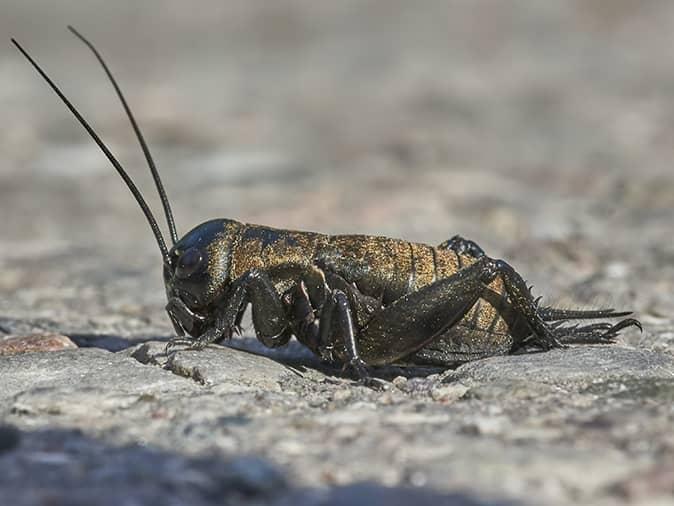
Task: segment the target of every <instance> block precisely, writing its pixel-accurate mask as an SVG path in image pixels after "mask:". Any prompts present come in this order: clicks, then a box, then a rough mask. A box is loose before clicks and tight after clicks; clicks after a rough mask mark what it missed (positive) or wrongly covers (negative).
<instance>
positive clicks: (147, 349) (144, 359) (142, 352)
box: [129, 343, 206, 385]
mask: <svg viewBox="0 0 674 506" xmlns="http://www.w3.org/2000/svg"><path fill="white" fill-rule="evenodd" d="M129 356H130V357H131V358H133V359H134V360H136V361H137V362H139V363H140V364H143V365H150V366H157V367H161V368H162V369H164V370H166V371H169V372H170V373H172V374H175V375H176V376H180V377H182V378H186V379H190V380H192V381H194V382H195V383H198V384H199V385H206V378H205V377H204V375H203V373H202V372H201V370H199V369H198V368H194V367H192V368H191V367H185V366H182V365H180V364H178V363H176V360H175V354H173V355H171V356H169V357H167V358H166V361H163V360H158V357H159V356H161V355H160V354H159V355H158V354H155V353H152V346H151V345H150V344H148V343H145V344H142V345H140V346H139V347H138V348H137V349H135V350H134V351H133V353H130V354H129Z"/></svg>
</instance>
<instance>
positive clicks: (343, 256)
mask: <svg viewBox="0 0 674 506" xmlns="http://www.w3.org/2000/svg"><path fill="white" fill-rule="evenodd" d="M217 221H218V222H222V233H221V234H218V237H217V239H216V240H213V241H212V243H211V244H210V245H209V249H210V258H211V268H210V269H209V270H210V271H211V280H214V281H216V280H220V281H222V280H227V282H228V283H231V282H234V281H236V280H237V279H239V278H241V277H242V276H244V275H245V274H246V273H247V272H250V271H251V270H252V269H257V270H260V271H264V272H266V273H268V274H269V276H270V278H271V280H272V282H273V284H274V286H275V288H276V290H277V292H278V293H279V295H283V294H286V293H288V292H289V291H291V290H292V288H293V286H294V285H295V284H296V283H297V282H298V279H299V278H300V276H301V274H302V273H303V272H307V270H313V271H314V272H315V273H316V275H317V276H319V277H321V278H323V279H326V277H327V279H328V284H330V283H329V281H330V275H336V276H339V277H340V278H343V279H344V280H345V281H346V282H347V283H348V284H349V285H351V287H352V288H353V290H354V292H356V293H357V294H359V295H357V296H358V297H359V298H360V299H362V300H365V301H367V304H365V306H367V307H366V308H363V306H364V305H363V304H354V305H353V306H354V307H355V308H360V309H357V310H356V311H355V312H356V315H355V318H356V320H357V323H358V325H359V326H360V327H362V326H364V325H366V324H367V321H368V319H369V317H370V315H371V313H372V312H373V311H376V310H378V309H380V308H382V307H385V306H387V305H389V304H391V303H392V302H394V301H396V300H398V299H400V298H401V297H404V296H405V295H407V294H409V293H411V292H414V291H417V290H419V289H421V288H423V287H425V286H428V285H430V284H432V283H434V282H436V281H438V280H441V279H444V278H448V277H450V276H452V275H453V274H455V273H456V272H458V271H459V270H461V269H463V268H465V267H467V266H469V265H471V264H472V263H474V262H475V259H474V258H473V257H471V256H469V255H463V254H458V253H456V252H455V251H453V250H449V249H442V248H438V247H433V246H429V245H426V244H420V243H413V242H408V241H404V240H400V239H391V238H387V237H379V236H368V235H326V234H319V233H313V232H303V231H293V230H280V229H274V228H271V227H265V226H260V225H250V224H243V223H239V222H236V221H232V220H217ZM225 257H226V259H225ZM217 271H219V272H217ZM326 275H327V276H326ZM222 289H223V285H221V284H215V285H214V286H213V287H212V291H211V292H212V296H213V297H217V293H218V292H219V291H222ZM311 295H312V297H311V298H312V299H320V298H321V297H322V295H317V296H313V294H311ZM361 295H362V297H361ZM312 302H313V303H314V306H315V307H316V308H317V309H318V310H320V304H321V301H320V300H312ZM518 333H519V334H522V333H524V334H526V328H522V325H520V324H519V322H518V319H517V318H516V317H515V315H514V313H512V312H511V311H509V307H508V303H507V299H506V296H505V294H504V286H503V283H502V281H501V279H500V278H496V279H494V280H493V281H492V282H491V283H490V284H489V285H488V286H487V287H486V288H485V291H484V294H483V296H482V297H481V298H480V299H478V301H477V302H476V303H475V304H474V305H473V307H472V308H471V309H470V310H469V311H468V312H467V314H466V315H465V316H464V317H463V318H462V319H461V320H460V321H459V323H458V324H457V325H454V326H452V327H451V328H450V329H448V330H447V331H446V333H444V334H443V335H441V336H438V337H437V338H436V339H434V340H433V342H431V343H428V344H426V345H425V346H423V347H421V348H420V349H417V350H413V351H412V352H410V353H408V354H407V356H400V357H396V361H402V362H413V363H436V364H442V365H449V364H452V363H461V362H465V361H468V360H473V359H476V358H480V357H484V356H489V355H495V354H504V353H508V352H509V351H510V350H511V349H512V347H513V343H514V342H515V340H516V338H517V337H518V335H517V334H518ZM524 334H523V336H522V337H524ZM363 351H364V354H366V351H367V350H363ZM341 355H343V353H340V352H339V350H338V351H337V356H338V357H339V358H342V357H341ZM389 359H390V357H387V358H386V360H384V359H383V358H382V360H384V361H385V362H388V361H390V360H389ZM368 363H370V364H376V363H377V360H376V359H375V358H373V357H372V358H370V359H369V360H368Z"/></svg>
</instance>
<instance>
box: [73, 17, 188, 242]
mask: <svg viewBox="0 0 674 506" xmlns="http://www.w3.org/2000/svg"><path fill="white" fill-rule="evenodd" d="M68 30H70V31H71V32H72V33H73V34H74V35H75V36H76V37H77V38H78V39H80V40H81V41H82V42H84V44H86V46H87V47H88V48H89V49H91V52H92V53H94V56H95V57H96V59H97V60H98V62H99V63H100V64H101V67H103V70H104V71H105V73H106V74H107V75H108V79H110V82H111V83H112V86H113V87H114V88H115V92H117V96H118V97H119V100H120V102H122V106H123V107H124V110H125V111H126V115H127V117H128V118H129V121H130V122H131V126H132V127H133V131H134V132H135V133H136V138H137V139H138V142H139V144H140V147H141V148H142V150H143V154H144V155H145V160H147V164H148V166H149V167H150V172H152V179H154V184H155V186H156V187H157V192H158V193H159V198H160V199H161V204H162V206H163V207H164V214H165V215H166V222H167V223H168V228H169V234H170V235H171V241H172V242H173V244H175V243H176V242H178V233H177V232H176V224H175V220H174V219H173V213H172V212H171V204H170V203H169V199H168V197H167V196H166V190H164V185H163V184H162V182H161V178H160V177H159V171H158V170H157V166H156V165H155V163H154V160H153V159H152V155H151V154H150V149H149V148H148V147H147V143H146V142H145V138H144V137H143V134H142V133H141V131H140V127H139V126H138V123H137V122H136V118H135V117H134V115H133V113H132V112H131V108H130V107H129V104H128V103H127V101H126V98H124V94H123V93H122V90H121V89H120V88H119V85H118V84H117V80H116V79H115V78H114V76H113V75H112V72H111V71H110V69H109V68H108V66H107V64H106V63H105V61H104V60H103V57H102V56H101V54H100V53H99V52H98V50H97V49H96V48H95V47H94V45H93V44H92V43H91V42H89V41H88V40H87V39H86V38H85V37H84V35H82V34H81V33H80V32H78V31H77V30H75V28H73V27H72V26H70V25H69V26H68Z"/></svg>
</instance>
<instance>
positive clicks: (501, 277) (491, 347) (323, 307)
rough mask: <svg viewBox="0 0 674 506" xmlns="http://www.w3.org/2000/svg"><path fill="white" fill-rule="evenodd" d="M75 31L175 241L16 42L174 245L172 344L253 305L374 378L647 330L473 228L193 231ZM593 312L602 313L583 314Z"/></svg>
mask: <svg viewBox="0 0 674 506" xmlns="http://www.w3.org/2000/svg"><path fill="white" fill-rule="evenodd" d="M68 28H69V29H70V31H71V32H73V34H74V35H75V36H77V37H78V38H79V39H80V40H81V41H82V42H83V43H84V44H85V45H86V46H87V47H88V48H89V49H90V50H91V51H92V52H93V54H94V55H95V57H96V58H97V60H98V61H99V63H100V65H101V66H102V68H103V70H104V71H105V73H106V74H107V77H108V79H109V80H110V82H111V84H112V86H113V87H114V89H115V91H116V94H117V96H118V98H119V100H120V101H121V103H122V106H123V108H124V110H125V112H126V115H127V117H128V119H129V121H130V123H131V126H132V128H133V129H134V132H135V134H136V137H137V139H138V142H139V144H140V146H141V148H142V150H143V153H144V155H145V158H146V160H147V163H148V166H149V168H150V171H151V173H152V176H153V179H154V183H155V186H156V189H157V191H158V193H159V197H160V200H161V203H162V206H163V209H164V214H165V216H166V221H167V227H168V231H169V237H170V244H169V245H168V246H167V242H166V240H165V238H164V235H163V234H162V231H161V228H160V226H159V224H158V223H157V220H156V219H155V217H154V215H153V214H152V212H151V210H150V208H149V207H148V205H147V203H146V201H145V199H144V198H143V196H142V194H141V192H140V191H139V190H138V188H137V187H136V185H135V184H134V182H133V180H132V179H131V177H130V176H129V175H128V173H127V172H126V170H125V169H124V168H123V167H122V165H121V164H120V163H119V161H118V160H117V158H116V157H115V156H114V155H113V154H112V152H111V151H110V150H109V148H108V147H107V146H106V144H105V143H104V142H103V141H102V140H101V138H100V137H99V136H98V134H97V133H96V132H95V131H94V130H93V128H92V127H91V126H90V125H89V123H88V122H87V121H86V120H85V119H84V117H83V116H82V115H81V114H80V113H79V112H78V110H77V109H76V108H75V106H74V105H73V104H72V103H71V102H70V100H69V99H68V98H67V97H66V96H65V95H64V94H63V92H62V91H61V90H60V89H59V87H58V86H57V85H56V84H55V83H54V82H53V81H52V80H51V79H50V77H49V76H48V75H47V74H46V73H45V71H44V70H43V69H42V68H41V67H40V66H39V65H38V64H37V63H36V61H35V60H34V59H33V58H32V57H31V56H30V55H29V54H28V53H27V52H26V50H25V49H24V48H23V47H22V46H21V45H20V44H19V43H18V42H17V41H16V40H14V39H12V42H13V44H14V45H15V46H16V47H17V48H18V50H19V51H20V52H21V53H22V54H23V56H24V57H25V58H26V59H27V60H28V61H29V62H30V63H31V65H32V66H33V67H34V68H35V70H36V71H37V72H38V73H39V74H40V75H41V76H42V78H43V79H44V80H45V81H46V82H47V84H48V85H49V86H50V87H51V89H52V90H53V91H54V92H55V93H56V94H57V95H58V96H59V98H60V99H61V100H62V101H63V103H64V104H65V105H66V107H67V108H68V109H69V110H70V112H71V113H72V114H73V115H74V116H75V118H76V119H77V121H78V122H79V123H80V124H81V125H82V127H83V128H84V129H85V130H86V131H87V132H88V134H89V135H90V136H91V138H92V139H93V140H94V142H95V143H96V144H97V145H98V146H99V148H100V149H101V150H102V151H103V153H104V154H105V156H106V157H107V159H108V160H109V161H110V163H111V164H112V165H113V167H114V168H115V169H116V170H117V172H118V173H119V175H120V176H121V178H122V179H123V180H124V182H125V183H126V185H127V187H128V188H129V190H130V191H131V193H132V194H133V196H134V197H135V199H136V201H137V203H138V205H139V206H140V208H141V210H142V211H143V213H144V215H145V218H146V219H147V221H148V223H149V225H150V228H151V230H152V233H153V235H154V237H155V239H156V242H157V245H158V247H159V251H160V253H161V257H162V264H163V279H164V284H165V288H166V296H167V305H166V311H167V313H168V316H169V318H170V320H171V322H172V324H173V327H174V329H175V332H176V336H175V337H173V338H172V339H170V340H169V341H168V344H167V350H171V349H173V348H175V347H183V346H184V347H187V348H190V349H203V348H204V347H206V346H208V345H209V344H211V343H217V342H220V341H223V340H226V339H229V338H231V336H232V335H233V334H234V333H235V332H239V331H240V325H241V321H242V318H243V315H244V312H245V310H246V309H247V307H248V306H249V305H250V306H251V308H252V322H253V327H254V330H255V334H256V337H257V339H258V340H259V341H260V342H261V343H262V344H263V345H265V346H267V347H278V346H284V345H286V344H287V343H288V342H289V340H290V339H291V337H293V336H294V337H295V338H296V339H297V340H298V341H299V342H300V343H302V344H303V345H304V346H306V347H307V348H308V349H309V350H311V352H312V353H314V354H315V355H317V356H318V357H320V358H321V359H322V360H324V361H326V362H329V363H331V364H335V365H342V366H344V368H345V369H349V370H350V371H351V372H352V373H354V374H355V375H356V377H357V378H358V379H359V380H360V381H362V382H369V381H370V380H371V375H372V367H375V366H383V365H389V364H395V365H403V366H404V365H433V366H440V367H453V366H456V365H458V364H461V363H464V362H468V361H471V360H476V359H480V358H484V357H489V356H493V355H504V354H511V353H516V352H518V351H522V350H524V349H529V348H531V349H539V350H543V351H545V350H550V349H553V348H564V347H566V346H568V345H572V344H609V343H613V342H615V339H616V337H617V336H618V334H619V333H620V331H621V330H623V329H625V328H628V327H637V328H639V329H640V330H641V324H640V323H639V321H638V320H636V319H634V318H629V317H628V316H629V315H630V314H631V312H630V311H616V310H614V309H589V310H588V309H565V308H564V309H562V308H555V307H548V306H543V305H541V304H540V298H536V297H534V295H532V293H531V290H530V288H529V286H528V285H527V283H526V282H525V280H524V279H523V277H522V276H521V275H520V274H519V273H518V272H517V271H516V270H515V269H514V268H513V267H511V266H510V265H509V264H508V263H507V262H505V261H503V260H499V259H494V258H491V257H489V256H488V255H487V254H485V252H484V251H483V250H482V248H480V247H479V246H478V245H477V244H476V243H474V242H473V241H470V240H466V239H464V238H462V237H460V236H454V237H452V238H451V239H449V240H447V241H445V242H443V243H441V244H439V245H437V246H430V245H426V244H420V243H414V242H408V241H405V240H401V239H393V238H387V237H379V236H370V235H328V234H321V233H314V232H304V231H295V230H283V229H275V228H271V227H266V226H262V225H253V224H247V223H241V222H238V221H235V220H232V219H225V218H222V219H213V220H210V221H207V222H205V223H202V224H200V225H197V226H196V227H194V228H193V229H192V230H190V231H189V232H187V233H186V234H185V235H184V236H182V238H180V237H179V236H178V232H177V229H176V224H175V221H174V218H173V213H172V211H171V206H170V203H169V200H168V197H167V195H166V191H165V189H164V186H163V184H162V181H161V178H160V176H159V173H158V170H157V168H156V166H155V163H154V161H153V159H152V156H151V154H150V151H149V149H148V147H147V144H146V142H145V139H144V137H143V134H142V133H141V130H140V127H139V126H138V123H137V122H136V119H135V117H134V115H133V113H132V112H131V109H130V107H129V105H128V103H127V101H126V99H125V97H124V95H123V94H122V91H121V90H120V88H119V86H118V84H117V81H116V80H115V78H114V77H113V75H112V73H111V71H110V70H109V68H108V66H107V64H106V63H105V62H104V60H103V58H102V57H101V55H100V53H99V52H98V51H97V50H96V48H95V47H94V46H93V45H92V44H91V43H90V42H89V41H88V40H87V39H86V38H84V37H83V36H82V35H81V34H80V33H79V32H77V31H76V30H75V29H74V28H72V27H68ZM620 318H622V319H620ZM612 319H618V320H617V321H616V322H614V323H612V322H610V321H608V320H612ZM583 320H599V321H598V322H594V323H587V322H586V323H584V324H581V323H578V322H576V323H574V321H581V322H582V321H583Z"/></svg>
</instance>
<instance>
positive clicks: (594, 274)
mask: <svg viewBox="0 0 674 506" xmlns="http://www.w3.org/2000/svg"><path fill="white" fill-rule="evenodd" d="M196 5H197V4H194V5H193V4H191V3H188V2H179V1H177V0H176V1H167V2H161V3H156V2H152V3H149V2H148V3H145V2H143V3H139V2H132V1H130V0H124V1H117V2H105V1H102V0H101V1H99V0H94V1H89V2H84V3H83V2H59V3H58V4H57V3H54V2H50V1H46V0H36V1H31V2H19V1H18V0H17V1H7V2H5V3H4V4H3V5H2V8H1V11H2V15H1V16H0V33H2V34H3V37H4V38H5V42H6V43H4V44H0V110H1V111H2V117H3V127H2V129H0V216H1V217H2V220H1V222H0V497H2V498H3V499H2V501H5V502H7V504H17V505H34V504H50V505H54V504H56V505H61V504H62V505H66V504H68V505H72V504H76V505H78V504H106V505H107V504H110V505H113V504H114V505H118V504H124V505H126V504H129V505H130V504H139V503H149V502H153V501H154V502H156V503H158V504H159V503H160V504H168V505H183V504H185V505H187V504H190V505H202V504H203V505H215V504H251V505H252V504H273V505H277V504H278V505H291V504H293V505H294V504H299V505H346V504H356V505H361V504H362V505H366V504H367V505H369V504H376V503H380V504H387V505H398V504H400V505H402V504H417V505H419V506H421V505H426V504H434V505H436V504H453V505H506V504H507V505H511V504H513V505H520V504H552V505H571V504H573V505H576V504H592V505H613V504H624V503H629V504H644V505H661V504H662V505H664V504H672V502H674V485H673V484H674V429H673V427H674V408H673V407H672V406H673V404H674V354H673V351H674V316H672V315H674V241H673V236H674V170H673V169H672V165H673V164H674V87H673V86H672V83H674V60H672V58H671V57H670V56H669V55H670V53H671V51H670V49H671V48H672V47H674V3H672V2H668V1H666V0H661V1H641V2H629V1H623V0H619V1H618V0H605V1H603V0H582V1H580V0H579V1H568V2H536V1H533V0H532V1H513V2H501V1H497V0H476V1H471V2H461V1H456V2H454V1H451V2H448V1H445V0H442V1H440V0H438V1H420V2H406V1H402V0H378V1H376V0H371V1H365V0H361V1H355V0H345V1H339V2H315V1H311V0H279V1H275V2H264V1H262V0H260V1H257V0H256V1H251V0H245V1H244V0H241V1H227V2H199V3H198V7H197V6H196ZM67 24H73V25H75V26H76V27H77V28H78V29H80V30H81V31H82V32H83V33H84V34H85V35H86V36H88V37H90V38H91V39H93V40H94V41H95V42H96V43H97V45H98V47H99V49H100V50H101V51H102V52H103V53H104V55H105V56H106V57H107V59H108V62H109V64H110V66H111V67H112V69H113V71H114V72H115V73H116V74H117V77H118V78H119V80H120V82H121V84H122V86H123V88H124V89H125V91H126V93H127V97H128V99H129V101H130V102H131V105H132V107H133V108H134V110H135V111H136V114H137V116H138V119H139V121H140V123H141V125H142V127H143V128H144V129H145V132H146V136H147V138H148V141H149V143H150V145H151V147H152V149H153V152H154V154H155V158H156V161H157V164H158V166H159V167H160V168H161V170H162V173H163V175H164V182H165V185H166V187H167V190H168V193H169V195H170V197H171V200H172V202H173V205H174V210H175V214H176V220H177V223H178V226H179V229H180V230H181V231H182V232H186V231H187V230H188V229H190V228H191V227H192V226H194V225H196V224H197V223H199V222H201V221H204V220H206V219H209V218H213V217H229V218H234V219H239V220H242V221H247V222H252V223H263V224H267V225H271V226H277V227H285V228H298V229H306V230H317V231H321V232H327V233H369V234H381V235H389V236H394V237H403V238H407V239H410V240H414V241H421V242H427V243H431V244H437V243H440V242H442V241H444V240H445V239H447V238H449V237H451V236H452V235H454V234H457V233H458V234H461V235H463V236H465V237H468V238H470V239H473V240H475V241H476V242H478V244H480V245H481V246H482V247H483V248H484V249H485V250H486V251H487V252H488V254H489V255H490V256H493V257H496V258H504V259H506V260H508V261H509V262H510V263H511V264H512V265H514V266H515V267H516V268H517V269H518V271H520V272H521V273H522V274H523V275H524V276H525V277H526V278H527V279H528V281H529V282H531V283H532V284H533V285H534V286H535V288H534V291H535V293H536V294H541V295H543V296H544V301H545V302H546V303H550V304H558V305H562V306H566V307H570V306H578V307H582V308H589V307H597V306H599V307H616V308H620V309H623V308H626V309H633V310H634V311H635V312H636V316H637V317H638V318H639V319H640V320H641V321H642V323H643V325H644V331H643V333H639V332H638V331H637V330H635V329H630V330H628V331H626V332H624V334H623V335H622V336H621V337H620V339H619V342H618V343H617V344H615V345H612V346H591V347H576V348H571V349H568V350H556V351H553V352H549V353H530V354H524V355H518V356H510V357H495V358H489V359H486V360H481V361H477V362H474V363H470V364H466V365H464V366H462V367H459V368H457V369H455V370H449V371H442V370H438V369H415V370H403V369H398V368H387V369H385V370H382V371H379V373H380V376H381V378H382V379H384V380H385V382H386V383H385V385H386V389H385V390H384V391H381V392H378V391H374V390H371V389H368V388H365V387H362V386H359V385H357V384H354V383H353V382H352V381H351V380H349V379H348V378H345V377H343V376H342V375H341V374H340V371H339V370H336V369H332V368H330V367H326V366H325V365H323V364H321V363H320V362H318V361H317V360H316V359H314V358H313V357H311V356H310V355H309V354H308V353H307V352H306V350H304V349H302V347H301V346H299V345H298V344H297V343H291V346H289V347H288V348H287V349H282V350H274V352H273V353H272V352H269V351H266V350H264V349H263V348H261V347H260V346H259V345H258V344H257V343H256V342H255V341H253V340H252V339H250V336H251V335H252V329H250V328H247V329H246V331H245V332H244V337H243V338H237V339H236V340H235V341H233V342H232V346H234V347H235V348H234V347H223V346H213V347H210V348H208V349H206V350H204V351H202V352H191V351H180V352H178V353H177V354H175V355H174V356H172V357H166V356H165V355H164V353H163V348H164V344H165V341H166V339H168V338H169V337H170V336H171V332H172V328H171V325H170V322H169V320H168V318H167V317H166V315H165V314H164V312H163V306H164V304H165V300H164V297H165V295H164V289H163V286H162V283H161V267H160V258H159V255H158V252H157V248H156V245H155V244H154V242H153V240H152V236H151V234H150V232H149V229H148V227H147V224H146V223H145V222H144V220H143V217H142V215H141V213H140V212H139V210H138V208H137V206H136V204H135V203H134V202H133V200H132V198H131V197H130V196H129V194H128V191H127V190H126V189H125V188H124V187H123V185H122V184H121V182H120V181H119V179H118V177H117V175H116V174H115V173H114V171H113V170H112V168H111V167H110V166H109V165H108V163H107V161H106V160H105V159H104V157H103V156H102V155H101V154H100V153H99V152H98V150H97V148H96V147H95V146H94V145H93V143H92V142H91V141H90V140H89V139H88V138H87V137H86V135H85V134H84V132H83V131H82V130H81V128H80V127H79V126H78V125H77V124H76V123H75V122H74V121H73V119H72V118H71V117H70V116H69V114H68V113H67V111H66V110H65V109H64V107H63V106H62V105H61V104H60V103H59V102H58V101H57V99H56V98H55V97H54V96H53V95H52V94H51V92H50V91H49V90H48V89H47V87H46V86H45V85H44V83H42V82H41V81H40V80H39V78H38V77H37V75H36V74H35V73H34V71H33V70H32V69H31V68H30V67H29V66H28V65H27V64H26V62H25V61H24V60H23V59H22V58H21V57H20V55H18V53H17V52H16V51H15V50H14V49H13V47H12V46H11V44H10V43H9V37H10V36H13V37H16V38H17V39H18V40H19V41H20V42H22V43H23V44H24V45H25V47H26V48H27V49H28V50H29V51H31V52H32V53H33V54H34V56H35V57H36V58H37V59H38V60H39V61H40V62H41V63H42V64H43V65H44V66H45V68H46V69H47V70H48V71H49V72H50V73H51V74H52V75H53V77H54V78H55V79H56V81H57V82H58V83H59V84H61V85H62V86H63V88H64V90H65V91H66V93H67V94H68V95H69V96H70V97H71V98H72V99H73V101H74V102H75V103H76V104H77V105H78V106H79V107H80V108H81V110H82V112H83V113H84V114H85V115H86V116H87V117H88V118H89V119H90V120H91V122H92V124H93V125H95V127H96V128H97V129H98V130H99V132H100V133H101V134H102V136H103V137H104V138H105V140H106V141H107V142H109V143H110V146H111V148H112V149H113V150H114V151H115V153H117V154H118V155H119V157H120V159H121V160H122V161H123V163H124V164H125V166H127V167H128V169H129V171H130V172H131V173H132V174H133V177H134V178H135V179H136V180H137V182H138V184H139V185H140V186H141V187H142V188H143V190H144V191H145V192H146V194H147V195H148V199H149V200H150V203H151V205H153V207H154V208H155V209H156V210H157V213H159V209H160V206H159V205H158V199H157V198H156V195H155V194H154V192H153V189H152V184H151V180H150V178H149V175H148V171H147V169H146V168H145V166H144V161H143V157H142V153H141V151H140V149H139V148H138V146H137V144H136V142H135V139H134V138H133V135H132V133H131V129H130V127H129V126H128V124H127V122H126V119H125V117H124V115H123V111H122V109H121V107H120V106H119V104H118V103H117V101H116V98H115V96H114V92H113V91H112V89H111V88H110V86H109V84H108V83H107V82H106V81H105V77H104V74H103V73H102V71H101V69H100V68H99V67H98V66H97V64H96V62H95V60H94V59H93V57H92V55H91V54H90V53H89V52H88V51H87V50H86V48H84V47H83V46H82V45H81V43H79V42H78V41H77V40H76V39H75V38H74V37H73V36H72V35H71V34H69V33H68V32H67V30H66V29H65V27H66V25H67Z"/></svg>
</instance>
